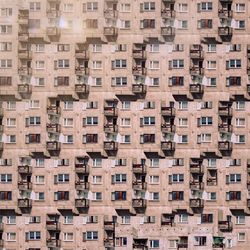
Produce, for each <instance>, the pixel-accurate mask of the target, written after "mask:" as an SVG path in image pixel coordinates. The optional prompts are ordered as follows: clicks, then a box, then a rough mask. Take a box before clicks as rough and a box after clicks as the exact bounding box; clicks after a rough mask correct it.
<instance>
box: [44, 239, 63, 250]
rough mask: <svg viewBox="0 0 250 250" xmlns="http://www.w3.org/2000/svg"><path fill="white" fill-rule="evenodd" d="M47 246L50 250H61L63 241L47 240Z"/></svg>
mask: <svg viewBox="0 0 250 250" xmlns="http://www.w3.org/2000/svg"><path fill="white" fill-rule="evenodd" d="M46 244H47V247H48V248H53V250H59V249H60V247H61V240H58V239H50V238H49V239H47V240H46Z"/></svg>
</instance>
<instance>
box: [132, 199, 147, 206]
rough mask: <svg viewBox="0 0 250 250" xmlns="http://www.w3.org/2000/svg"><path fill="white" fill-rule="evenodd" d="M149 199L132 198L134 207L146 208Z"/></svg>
mask: <svg viewBox="0 0 250 250" xmlns="http://www.w3.org/2000/svg"><path fill="white" fill-rule="evenodd" d="M146 206H147V201H146V200H145V199H142V198H139V199H132V207H133V208H146Z"/></svg>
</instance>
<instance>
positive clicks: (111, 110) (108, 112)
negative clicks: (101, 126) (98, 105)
mask: <svg viewBox="0 0 250 250" xmlns="http://www.w3.org/2000/svg"><path fill="white" fill-rule="evenodd" d="M104 115H105V116H111V117H117V116H118V109H117V107H109V106H107V107H104Z"/></svg>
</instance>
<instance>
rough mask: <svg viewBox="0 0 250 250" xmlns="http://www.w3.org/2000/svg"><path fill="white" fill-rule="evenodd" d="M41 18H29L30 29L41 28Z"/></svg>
mask: <svg viewBox="0 0 250 250" xmlns="http://www.w3.org/2000/svg"><path fill="white" fill-rule="evenodd" d="M40 27H41V23H40V19H29V29H40Z"/></svg>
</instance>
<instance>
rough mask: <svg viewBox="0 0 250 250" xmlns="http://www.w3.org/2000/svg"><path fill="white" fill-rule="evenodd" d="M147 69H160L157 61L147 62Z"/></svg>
mask: <svg viewBox="0 0 250 250" xmlns="http://www.w3.org/2000/svg"><path fill="white" fill-rule="evenodd" d="M149 69H160V62H159V61H149Z"/></svg>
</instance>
